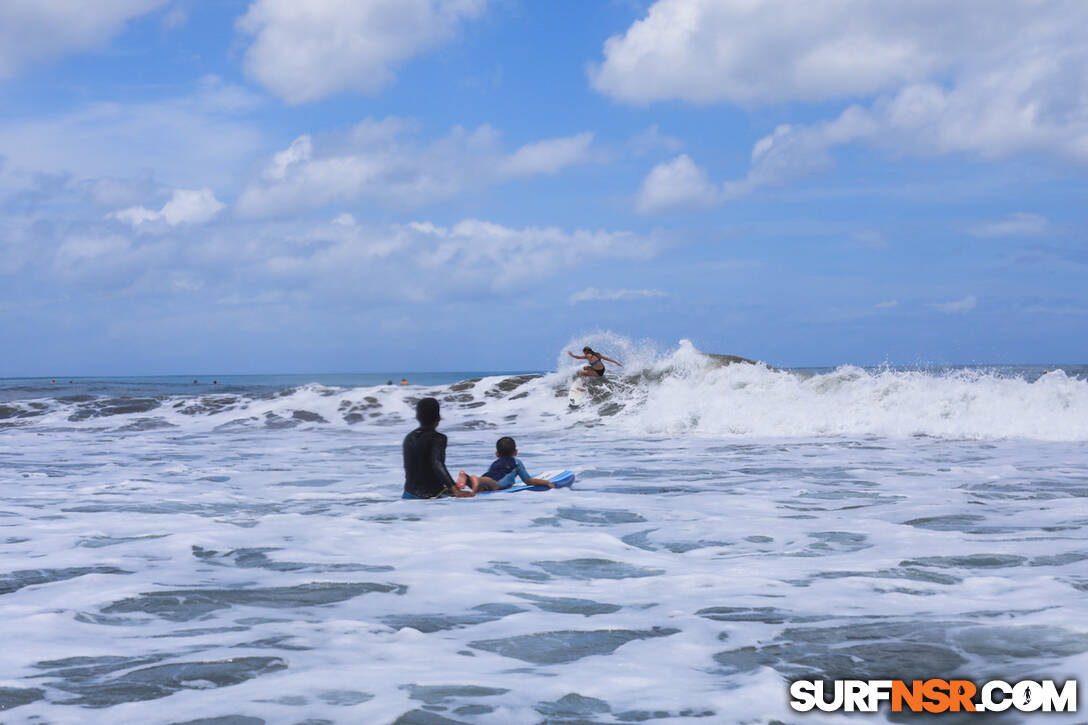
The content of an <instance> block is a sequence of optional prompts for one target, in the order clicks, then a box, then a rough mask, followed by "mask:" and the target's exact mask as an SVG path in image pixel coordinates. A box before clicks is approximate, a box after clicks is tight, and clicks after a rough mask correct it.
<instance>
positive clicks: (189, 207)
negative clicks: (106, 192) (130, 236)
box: [109, 189, 226, 227]
mask: <svg viewBox="0 0 1088 725" xmlns="http://www.w3.org/2000/svg"><path fill="white" fill-rule="evenodd" d="M224 208H226V205H225V204H223V202H221V201H219V200H218V199H216V198H215V194H213V193H212V190H211V189H175V190H174V195H173V197H171V199H170V201H168V202H166V204H164V205H163V207H162V209H160V210H159V211H152V210H151V209H146V208H144V207H142V206H136V207H131V208H129V209H121V210H120V211H116V212H113V213H112V214H110V215H109V216H110V218H113V219H118V220H120V221H123V222H126V223H128V224H131V225H132V226H134V227H136V226H139V225H141V224H144V223H146V222H156V221H164V222H166V223H167V224H169V225H170V226H172V227H173V226H177V225H178V224H203V223H205V222H208V221H211V220H212V218H214V217H215V215H216V214H218V213H219V212H221V211H222V210H223V209H224Z"/></svg>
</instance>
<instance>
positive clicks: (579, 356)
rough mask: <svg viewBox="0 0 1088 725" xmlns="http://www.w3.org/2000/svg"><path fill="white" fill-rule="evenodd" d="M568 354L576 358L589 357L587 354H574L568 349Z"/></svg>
mask: <svg viewBox="0 0 1088 725" xmlns="http://www.w3.org/2000/svg"><path fill="white" fill-rule="evenodd" d="M567 354H568V355H570V356H571V357H572V358H574V359H575V360H585V359H586V357H587V356H586V355H575V354H574V353H573V352H571V351H570V350H567Z"/></svg>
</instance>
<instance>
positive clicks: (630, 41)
mask: <svg viewBox="0 0 1088 725" xmlns="http://www.w3.org/2000/svg"><path fill="white" fill-rule="evenodd" d="M980 17H985V18H986V22H979V18H980ZM1086 17H1088V8H1085V6H1084V4H1083V3H1079V2H1076V1H1073V2H1062V1H1058V2H1044V3H1041V2H1036V1H1035V0H1008V1H1007V2H1003V3H1001V4H1000V5H998V6H995V5H994V4H993V3H990V2H987V1H986V0H962V2H957V3H952V4H949V3H947V2H943V1H942V0H888V1H887V2H879V3H873V2H869V1H868V0H811V1H810V2H805V3H797V2H793V0H658V2H655V3H654V4H653V5H652V6H651V7H650V8H649V10H648V12H647V13H646V16H645V17H644V18H643V19H641V20H639V21H637V22H635V23H634V24H632V25H631V27H630V28H628V29H627V31H626V33H624V34H623V35H616V36H613V37H611V38H609V39H608V40H607V41H606V42H605V44H604V60H603V62H602V63H601V64H600V65H598V66H596V67H595V68H593V69H591V73H590V76H591V80H592V83H593V85H594V87H595V88H596V89H597V90H599V91H601V92H602V93H606V94H608V95H610V96H612V97H614V98H616V99H618V100H622V101H626V102H631V103H648V102H653V101H664V100H683V101H690V102H695V103H709V102H720V101H727V102H731V103H738V104H744V105H749V104H764V103H779V102H789V101H825V100H833V99H840V98H855V97H858V96H865V95H871V94H875V93H880V92H883V91H888V90H892V89H895V88H899V87H903V86H905V85H909V84H911V83H916V82H920V81H924V80H926V79H932V78H935V77H938V76H941V75H958V74H961V73H965V72H970V71H972V70H976V69H980V68H987V67H992V66H993V65H994V64H995V63H996V62H1000V61H1004V60H1011V59H1012V58H1019V59H1020V60H1023V59H1024V57H1025V55H1026V56H1028V57H1032V56H1034V57H1038V58H1044V57H1047V56H1050V57H1053V56H1052V55H1051V54H1052V51H1055V50H1058V51H1061V50H1075V49H1077V47H1078V45H1079V39H1080V36H1081V35H1082V34H1083V27H1084V24H1085V23H1084V21H1085V19H1086ZM995 80H996V79H995ZM1070 80H1071V79H1070Z"/></svg>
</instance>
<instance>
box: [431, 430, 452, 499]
mask: <svg viewBox="0 0 1088 725" xmlns="http://www.w3.org/2000/svg"><path fill="white" fill-rule="evenodd" d="M431 470H433V471H434V477H435V478H437V479H438V482H439V483H441V484H442V486H443V487H445V488H448V489H451V490H452V489H453V488H454V485H453V478H452V477H451V476H450V472H449V471H447V470H446V436H444V435H438V436H435V441H434V445H432V446H431Z"/></svg>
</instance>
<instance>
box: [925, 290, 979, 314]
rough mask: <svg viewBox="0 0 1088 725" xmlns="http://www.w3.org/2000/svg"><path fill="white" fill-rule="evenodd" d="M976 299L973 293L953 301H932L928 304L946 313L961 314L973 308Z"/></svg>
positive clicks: (976, 301)
mask: <svg viewBox="0 0 1088 725" xmlns="http://www.w3.org/2000/svg"><path fill="white" fill-rule="evenodd" d="M977 303H978V300H976V299H975V296H974V295H967V296H966V297H964V298H963V299H962V300H956V301H954V302H934V303H932V304H931V305H930V306H931V307H933V308H934V309H937V310H940V311H941V312H944V313H945V314H948V315H963V314H966V313H968V312H970V311H971V310H973V309H975V305H976V304H977Z"/></svg>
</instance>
